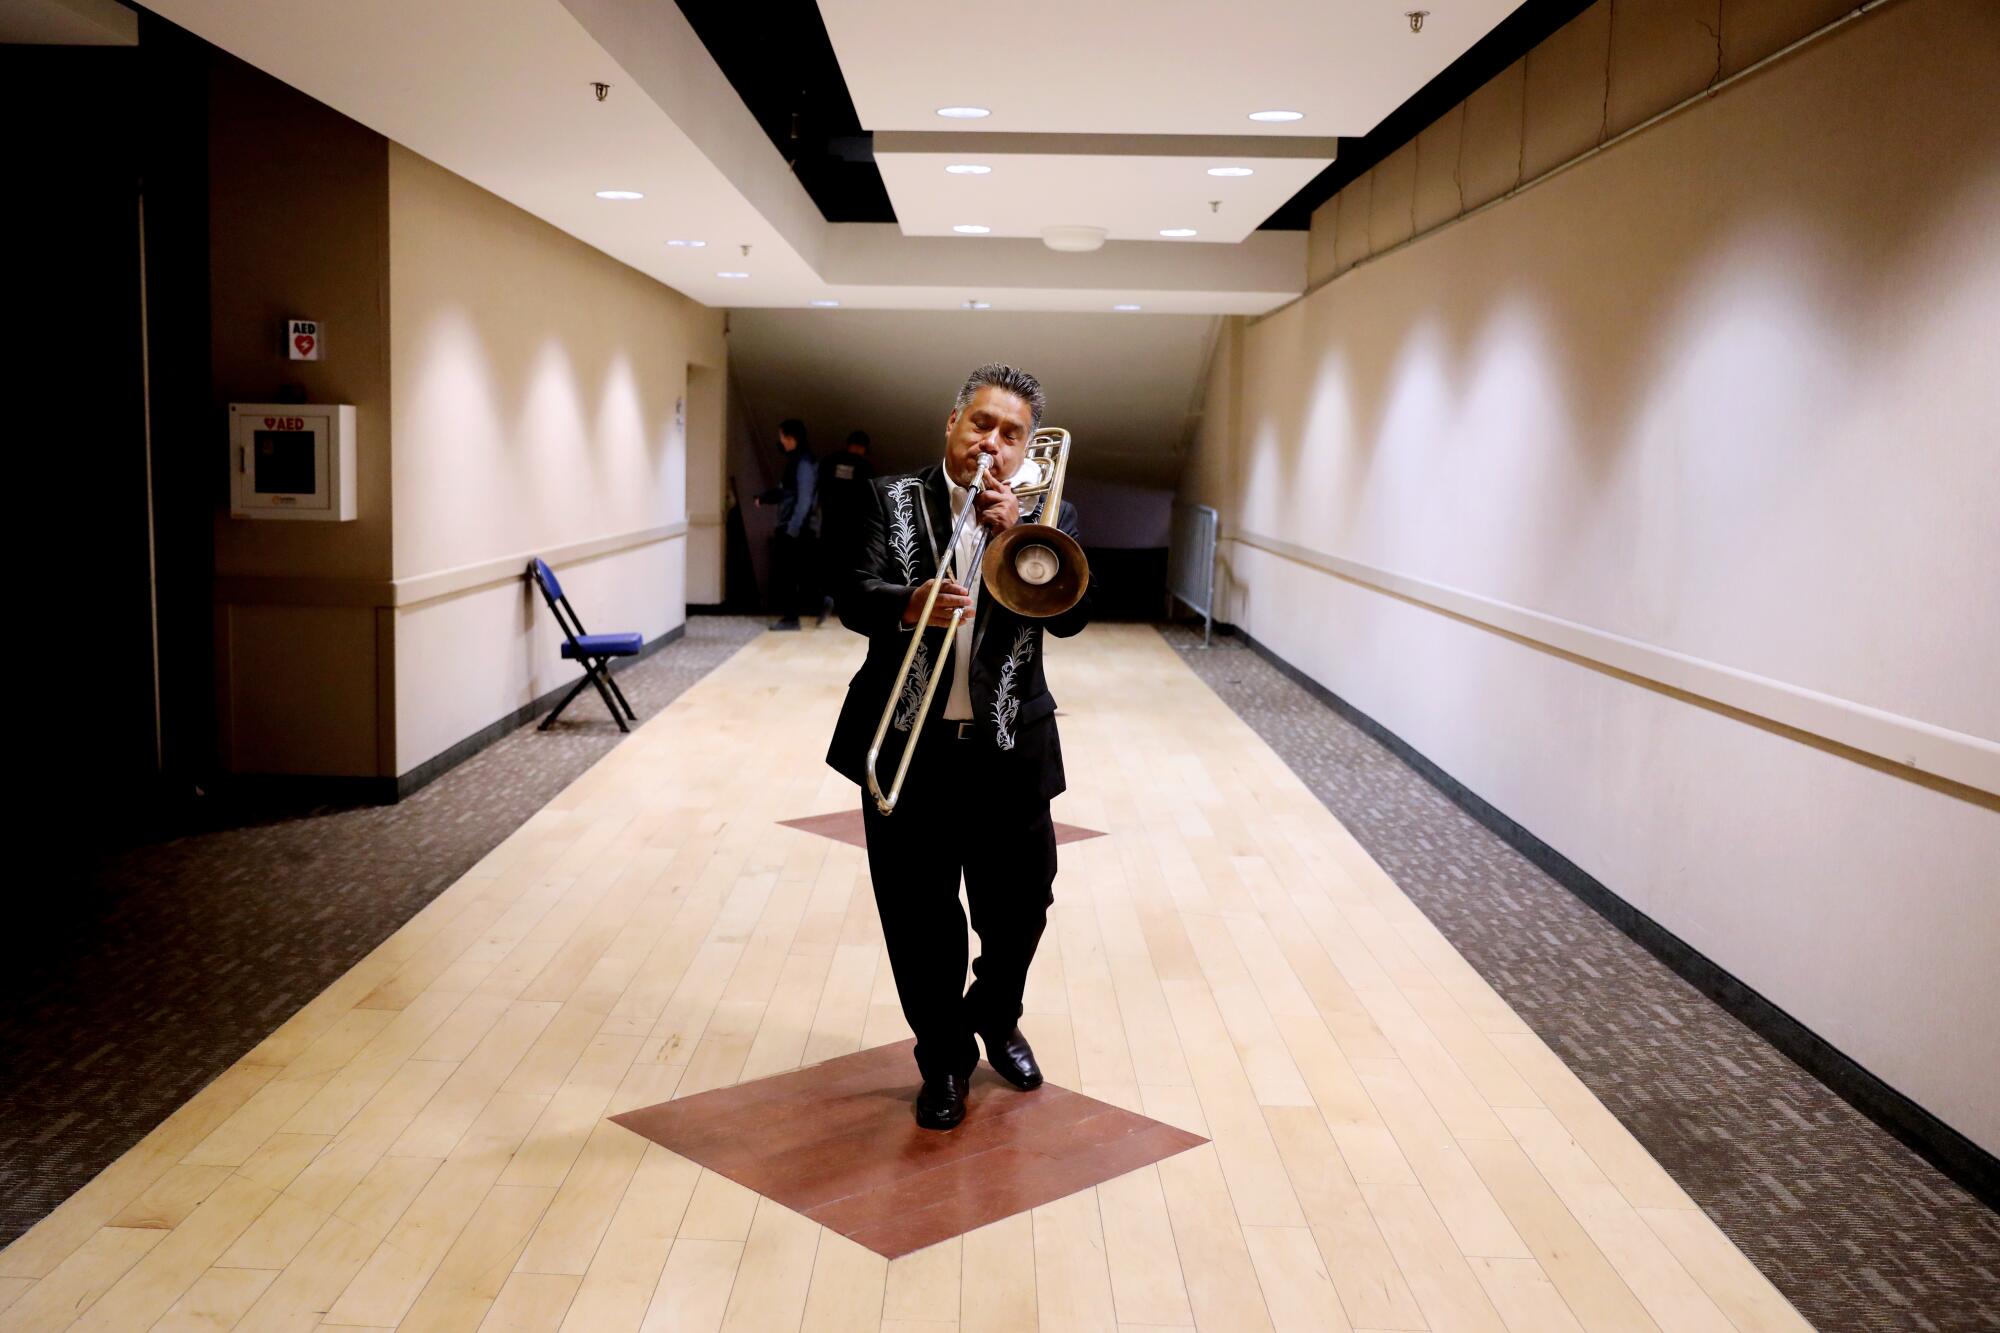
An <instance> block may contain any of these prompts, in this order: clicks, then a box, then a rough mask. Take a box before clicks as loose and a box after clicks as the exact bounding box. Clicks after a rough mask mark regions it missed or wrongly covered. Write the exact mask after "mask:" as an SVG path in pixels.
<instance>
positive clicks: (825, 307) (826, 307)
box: [806, 299, 840, 310]
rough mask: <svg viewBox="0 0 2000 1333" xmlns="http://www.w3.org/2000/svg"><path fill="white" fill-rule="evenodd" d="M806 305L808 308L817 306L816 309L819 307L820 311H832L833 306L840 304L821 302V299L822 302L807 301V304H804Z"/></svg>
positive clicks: (836, 302)
mask: <svg viewBox="0 0 2000 1333" xmlns="http://www.w3.org/2000/svg"><path fill="white" fill-rule="evenodd" d="M806 304H807V305H810V306H818V307H819V308H820V309H821V310H831V309H833V308H834V307H835V306H837V305H839V304H840V302H838V301H828V300H823V299H822V300H818V301H808V302H806Z"/></svg>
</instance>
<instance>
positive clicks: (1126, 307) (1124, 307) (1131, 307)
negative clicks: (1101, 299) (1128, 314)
mask: <svg viewBox="0 0 2000 1333" xmlns="http://www.w3.org/2000/svg"><path fill="white" fill-rule="evenodd" d="M1111 308H1112V309H1113V310H1143V309H1145V307H1144V306H1136V305H1133V304H1131V303H1130V302H1127V303H1125V304H1123V305H1115V306H1112V307H1111Z"/></svg>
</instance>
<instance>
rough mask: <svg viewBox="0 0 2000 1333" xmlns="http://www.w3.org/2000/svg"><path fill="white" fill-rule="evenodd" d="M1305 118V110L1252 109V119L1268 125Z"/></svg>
mask: <svg viewBox="0 0 2000 1333" xmlns="http://www.w3.org/2000/svg"><path fill="white" fill-rule="evenodd" d="M1305 118H1306V113H1305V112H1303V111H1252V112H1251V113H1250V119H1252V120H1255V121H1261V122H1262V123H1264V124H1266V125H1277V124H1282V123H1283V122H1285V121H1288V120H1304V119H1305Z"/></svg>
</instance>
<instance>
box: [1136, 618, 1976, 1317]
mask: <svg viewBox="0 0 2000 1333" xmlns="http://www.w3.org/2000/svg"><path fill="white" fill-rule="evenodd" d="M1162 632H1163V633H1164V634H1165V636H1166V639H1167V641H1168V642H1169V643H1170V644H1172V645H1173V646H1174V647H1175V648H1176V649H1178V650H1179V651H1180V652H1181V655H1182V659H1183V660H1184V661H1186V662H1187V663H1188V665H1189V666H1191V667H1193V668H1194V670H1195V673H1196V674H1197V675H1199V676H1200V677H1201V678H1202V679H1203V680H1205V681H1206V682H1208V684H1209V686H1210V687H1211V688H1213V689H1214V690H1215V692H1216V693H1217V694H1219V695H1221V696H1222V698H1223V699H1224V700H1226V701H1227V702H1228V704H1229V706H1230V707H1231V708H1233V709H1235V710H1236V713H1237V715H1238V716H1240V717H1242V718H1243V719H1244V720H1245V721H1246V722H1248V723H1249V724H1250V725H1251V727H1252V728H1254V729H1255V730H1256V732H1257V734H1258V735H1260V736H1262V737H1263V738H1264V741H1265V743H1267V744H1268V745H1270V746H1271V748H1272V749H1274V750H1276V751H1277V752H1278V754H1279V755H1280V756H1282V757H1283V758H1284V760H1285V762H1286V763H1287V764H1288V765H1290V766H1291V769H1292V771H1293V772H1295V773H1297V774H1298V775H1299V777H1300V778H1301V779H1302V780H1303V781H1304V782H1305V784H1306V785H1307V786H1308V787H1310V788H1311V789H1312V791H1313V793H1314V794H1315V795H1317V796H1318V797H1319V798H1320V800H1321V801H1323V802H1325V804H1326V807H1327V809H1329V810H1331V811H1332V812H1333V813H1334V815H1335V816H1337V817H1338V818H1339V819H1340V820H1341V822H1342V823H1344V824H1346V825H1347V827H1348V828H1349V829H1350V830H1352V831H1353V833H1354V836H1355V837H1356V838H1357V839H1359V840H1360V842H1361V845H1362V846H1363V847H1365V848H1367V849H1368V853H1369V855H1371V856H1373V857H1374V858H1375V860H1376V861H1377V862H1379V863H1380V864H1381V866H1382V868H1383V869H1385V870H1387V871H1388V872H1389V874H1390V875H1391V876H1392V877H1393V878H1394V879H1395V881H1396V883H1397V884H1398V885H1399V886H1400V887H1401V888H1402V890H1403V891H1404V892H1405V893H1407V894H1409V895H1410V898H1411V900H1412V901H1414V902H1415V903H1416V904H1417V906H1418V907H1419V908H1420V909H1421V910H1422V911H1423V912H1424V914H1425V915H1426V916H1428V917H1430V919H1431V920H1432V921H1433V922H1435V923H1436V925H1437V927H1438V929H1439V930H1441V931H1443V932H1444V934H1445V937H1446V938H1448V939H1449V940H1450V941H1451V942H1452V944H1453V945H1454V946H1455V947H1456V948H1457V949H1458V951H1459V952H1460V953H1461V954H1463V955H1464V956H1465V958H1466V959H1467V961H1469V962H1470V963H1471V964H1472V965H1473V966H1474V967H1475V968H1477V969H1478V970H1479V972H1480V974H1481V975H1482V976H1484V977H1485V978H1486V979H1487V981H1488V982H1490V983H1491V984H1492V985H1493V987H1494V988H1495V989H1496V990H1498V991H1499V992H1500V994H1501V995H1502V996H1503V997H1504V998H1505V999H1506V1001H1507V1003H1508V1004H1510V1005H1512V1006H1513V1007H1514V1010H1515V1012H1516V1013H1518V1014H1520V1015H1521V1017H1522V1018H1523V1019H1524V1020H1526V1021H1527V1023H1528V1025H1529V1026H1530V1027H1532V1028H1534V1030H1535V1031H1536V1033H1537V1034H1539V1035H1540V1036H1541V1038H1542V1040H1543V1041H1545V1042H1547V1043H1548V1044H1549V1046H1550V1047H1551V1048H1552V1049H1553V1050H1554V1051H1555V1052H1556V1054H1557V1055H1559V1056H1561V1057H1562V1058H1563V1060H1564V1062H1565V1063H1567V1064H1568V1065H1569V1067H1570V1068H1571V1069H1573V1070H1575V1071H1576V1073H1577V1076H1578V1077H1580V1078H1581V1079H1582V1080H1583V1081H1584V1082H1585V1083H1586V1084H1588V1085H1589V1087H1590V1089H1591V1091H1592V1092H1594V1093H1596V1094H1597V1097H1598V1099H1599V1100H1600V1101H1602V1102H1603V1103H1604V1104H1605V1106H1606V1107H1608V1108H1609V1109H1610V1110H1611V1112H1612V1114H1614V1115H1616V1116H1617V1117H1618V1118H1619V1119H1620V1120H1621V1121H1623V1122H1624V1123H1625V1126H1626V1128H1628V1129H1630V1130H1631V1131H1632V1133H1633V1135H1634V1136H1636V1137H1637V1138H1638V1140H1639V1141H1640V1142H1641V1143H1643V1144H1645V1145H1646V1148H1647V1149H1648V1150H1649V1151H1650V1152H1651V1153H1652V1154H1653V1156H1654V1157H1655V1158H1657V1159H1658V1160H1659V1162H1660V1164H1661V1165H1662V1166H1664V1167H1665V1168H1666V1169H1667V1171H1668V1172H1669V1173H1670V1174H1671V1175H1672V1176H1673V1177H1674V1179H1675V1180H1677V1181H1678V1182H1680V1185H1681V1187H1682V1188H1683V1189H1685V1190H1686V1191H1687V1192H1688V1193H1689V1195H1691V1196H1692V1197H1693V1198H1694V1200H1695V1201H1696V1202H1697V1203H1699V1204H1700V1205H1701V1206H1702V1208H1703V1209H1704V1210H1705V1211H1706V1212H1707V1213H1708V1214H1709V1216H1710V1217H1712V1218H1714V1219H1715V1221H1716V1222H1717V1224H1718V1225H1720V1226H1721V1227H1722V1229H1723V1231H1725V1232H1727V1233H1728V1235H1729V1237H1730V1239H1731V1240H1734V1241H1735V1242H1736V1244H1737V1245H1738V1246H1739V1247H1740V1248H1741V1249H1742V1250H1743V1252H1744V1253H1745V1254H1747V1255H1749V1256H1750V1258H1751V1260H1752V1261H1753V1262H1755V1263H1756V1265H1757V1266H1758V1267H1759V1268H1761V1269H1762V1270H1763V1271H1764V1272H1765V1274H1766V1275H1768V1276H1769V1277H1770V1278H1771V1280H1772V1281H1773V1282H1775V1283H1776V1284H1777V1285H1778V1287H1779V1288H1780V1289H1781V1290H1782V1291H1783V1292H1784V1293H1785V1295H1786V1296H1788V1297H1789V1298H1790V1299H1791V1301H1792V1303H1793V1304H1794V1305H1795V1306H1797V1307H1798V1309H1799V1312H1800V1313H1801V1314H1803V1315H1805V1317H1806V1318H1807V1319H1809V1320H1811V1321H1812V1323H1813V1324H1814V1325H1815V1326H1817V1327H1818V1328H1820V1329H1823V1330H1828V1333H1833V1331H1835V1330H1848V1329H1855V1330H1863V1329H1865V1330H1880V1331H1881V1333H1905V1331H1906V1330H1947V1329H1949V1330H1958V1329H1982V1330H1983V1329H2000V1214H1995V1213H1994V1212H1993V1211H1992V1210H1990V1209H1988V1208H1987V1207H1985V1206H1984V1205H1983V1204H1981V1203H1980V1202H1979V1201H1978V1200H1976V1199H1974V1198H1973V1197H1971V1196H1970V1195H1968V1194H1967V1193H1965V1192H1964V1191H1963V1190H1961V1189H1959V1188H1958V1187H1957V1186H1956V1185H1954V1184H1952V1182H1951V1181H1949V1180H1947V1179H1946V1178H1945V1177H1944V1176H1942V1175H1940V1174H1939V1173H1938V1172H1937V1171H1936V1170H1935V1169H1933V1168H1932V1167H1931V1166H1930V1165H1929V1164H1927V1163H1926V1162H1924V1161H1923V1160H1921V1159H1920V1158H1918V1157H1916V1156H1915V1155H1913V1154H1912V1153H1911V1152H1910V1151H1909V1150H1908V1149H1906V1148H1904V1147H1903V1146H1902V1145H1901V1144H1900V1143H1898V1142H1896V1141H1895V1140H1894V1139H1893V1138H1891V1137H1889V1135H1888V1134H1886V1133H1884V1132H1883V1131H1882V1130H1881V1129H1879V1128H1877V1127H1876V1126H1875V1124H1874V1123H1873V1122H1872V1121H1870V1120H1868V1119H1867V1118H1865V1117H1864V1116H1862V1115H1861V1113H1860V1112H1858V1111H1856V1110H1854V1109H1853V1108H1852V1107H1850V1106H1849V1105H1848V1104H1847V1103H1846V1102H1844V1101H1842V1100H1841V1099H1840V1098H1838V1097H1836V1096H1835V1095H1834V1094H1833V1093H1831V1092H1829V1091H1828V1090H1827V1089H1826V1087H1825V1085H1823V1084H1821V1083H1820V1082H1819V1081H1818V1080H1816V1079H1814V1078H1813V1077H1812V1076H1811V1075H1810V1074H1807V1073H1806V1072H1805V1071H1804V1070H1802V1069H1800V1068H1799V1067H1798V1066H1797V1065H1795V1064H1793V1063H1792V1062H1791V1061H1790V1060H1788V1059H1786V1058H1785V1057H1784V1056H1783V1055H1780V1054H1779V1053H1778V1052H1777V1051H1776V1050H1774V1049H1772V1048H1771V1046H1770V1045H1768V1044H1767V1043H1766V1042H1765V1041H1764V1040H1763V1039H1762V1038H1760V1037H1759V1036H1757V1034H1755V1033H1754V1032H1751V1031H1750V1030H1749V1029H1748V1028H1746V1027H1744V1026H1743V1025H1742V1024H1741V1023H1739V1022H1737V1021H1736V1019H1734V1018H1732V1017H1731V1016H1730V1015H1729V1014H1728V1013H1726V1012H1724V1011H1723V1010H1722V1008H1721V1007H1719V1006H1718V1005H1716V1004H1715V1003H1714V1002H1713V1001H1711V1000H1710V999H1708V997H1706V996H1704V995H1702V994H1701V993H1700V992H1699V991H1697V990H1695V989H1694V988H1693V987H1692V986H1689V985H1688V984H1687V983H1686V982H1684V981H1682V980H1681V979H1680V978H1679V977H1677V976H1675V975H1674V974H1673V973H1672V972H1670V971H1668V970H1667V968H1666V967H1665V965H1663V964H1662V963H1660V962H1659V961H1658V960H1657V959H1655V958H1654V957H1653V956H1652V955H1651V954H1649V953H1647V952H1646V951H1645V950H1644V949H1642V948H1640V947H1639V946H1638V945H1637V944H1634V943H1633V942H1632V941H1631V940H1629V939H1627V938H1626V937H1625V936H1624V935H1623V934H1622V933H1620V932H1619V931H1618V930H1617V929H1616V928H1614V927H1613V926H1612V925H1611V924H1610V923H1609V922H1607V921H1605V920H1604V918H1603V917H1601V916H1599V915H1598V914H1597V913H1596V912H1594V911H1592V910H1591V909H1590V908H1589V907H1587V906H1585V905H1584V904H1583V903H1581V902H1579V901H1578V900H1577V899H1576V898H1575V897H1574V896H1573V895H1571V894H1570V893H1569V891H1568V890H1566V889H1564V888H1563V887H1562V886H1561V885H1560V884H1557V883H1556V882H1555V881H1554V880H1552V879H1550V878H1549V877H1548V876H1547V875H1545V874H1544V873H1543V872H1542V871H1541V870H1540V869H1539V868H1538V867H1536V866H1535V865H1533V864H1532V863H1530V862H1529V861H1527V860H1526V859H1524V858H1523V857H1521V856H1520V855H1519V854H1518V853H1516V852H1515V851H1514V850H1513V848H1511V847H1509V846H1508V845H1507V844H1506V843H1504V842H1502V841H1501V840H1500V839H1499V838H1498V837H1497V836H1495V835H1494V834H1493V833H1491V832H1490V831H1488V830H1487V829H1486V828H1485V827H1484V826H1483V825H1481V824H1479V823H1478V822H1476V821H1475V820H1473V819H1472V818H1471V816H1469V815H1467V814H1466V813H1465V812H1464V811H1462V810H1460V809H1459V808H1458V807H1457V806H1456V805H1454V804H1453V803H1452V802H1451V801H1450V800H1448V799H1447V798H1446V797H1445V796H1444V795H1443V794H1442V793H1441V792H1439V791H1438V790H1437V789H1436V788H1435V787H1433V786H1431V785H1430V784H1429V783H1428V782H1426V781H1425V780H1424V779H1423V778H1422V777H1420V776H1418V774H1417V773H1416V772H1415V770H1413V769H1411V768H1410V767H1409V766H1408V765H1406V764H1404V763H1403V762H1402V761H1401V760H1400V759H1398V758H1396V756H1395V755H1393V754H1391V753H1390V752H1389V751H1388V750H1387V749H1385V748H1383V746H1382V745H1380V744H1379V743H1378V742H1376V741H1375V740H1374V739H1373V738H1372V737H1370V736H1368V735H1367V734H1366V733H1365V732H1363V731H1361V730H1360V729H1358V728H1356V727H1355V726H1354V725H1352V724H1351V723H1349V722H1348V721H1346V720H1345V719H1344V718H1342V717H1341V716H1340V715H1339V714H1338V713H1336V712H1334V711H1333V710H1332V709H1331V708H1329V707H1327V706H1326V705H1324V704H1322V703H1321V702H1319V700H1317V699H1315V698H1314V697H1313V696H1312V695H1311V694H1309V693H1307V691H1306V690H1305V689H1304V688H1302V687H1301V686H1299V685H1298V684H1296V683H1295V682H1293V681H1292V680H1291V679H1289V678H1288V677H1286V676H1285V675H1284V673H1282V672H1281V671H1279V670H1278V669H1277V668H1276V667H1274V666H1273V665H1271V664H1270V663H1269V662H1267V661H1265V660H1264V659H1263V658H1261V657H1259V656H1258V655H1257V654H1256V653H1254V652H1252V651H1251V650H1249V649H1248V648H1246V647H1244V646H1243V645H1242V643H1241V642H1240V641H1238V640H1233V639H1223V638H1217V639H1216V640H1215V641H1214V647H1212V648H1209V649H1206V650H1204V649H1202V648H1201V647H1200V644H1201V636H1200V634H1199V633H1196V632H1193V631H1190V630H1186V629H1183V628H1180V627H1169V628H1167V629H1165V630H1163V631H1162ZM1612 887H1613V888H1614V889H1615V888H1616V887H1617V886H1616V885H1613V886H1612Z"/></svg>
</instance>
